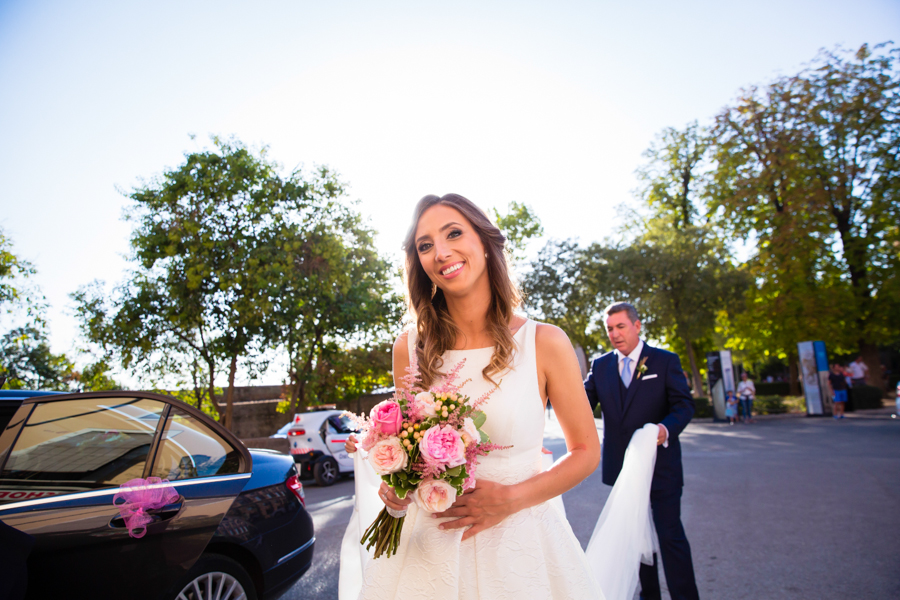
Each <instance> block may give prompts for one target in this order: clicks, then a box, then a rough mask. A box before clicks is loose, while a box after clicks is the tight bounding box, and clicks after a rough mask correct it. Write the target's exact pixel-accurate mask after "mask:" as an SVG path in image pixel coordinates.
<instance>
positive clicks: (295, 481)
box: [284, 475, 306, 507]
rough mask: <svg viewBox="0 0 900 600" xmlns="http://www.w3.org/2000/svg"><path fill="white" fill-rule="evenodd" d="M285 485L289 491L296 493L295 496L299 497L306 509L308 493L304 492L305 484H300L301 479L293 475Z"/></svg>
mask: <svg viewBox="0 0 900 600" xmlns="http://www.w3.org/2000/svg"><path fill="white" fill-rule="evenodd" d="M284 483H285V485H287V486H288V489H289V490H291V491H292V492H294V495H295V496H297V500H299V501H300V504H302V505H303V506H304V507H306V493H305V492H304V491H303V484H302V483H300V478H299V477H297V476H296V475H291V476H290V477H288V478H287V480H285V482H284Z"/></svg>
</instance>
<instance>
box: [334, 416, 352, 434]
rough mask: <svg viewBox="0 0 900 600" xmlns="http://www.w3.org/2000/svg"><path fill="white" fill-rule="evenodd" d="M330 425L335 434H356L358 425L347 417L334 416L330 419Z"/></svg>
mask: <svg viewBox="0 0 900 600" xmlns="http://www.w3.org/2000/svg"><path fill="white" fill-rule="evenodd" d="M328 424H329V425H330V428H331V429H333V430H334V433H355V432H356V423H354V422H353V420H352V419H351V418H350V417H348V416H346V415H332V416H330V417H328Z"/></svg>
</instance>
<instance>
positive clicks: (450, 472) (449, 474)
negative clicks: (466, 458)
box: [444, 465, 465, 477]
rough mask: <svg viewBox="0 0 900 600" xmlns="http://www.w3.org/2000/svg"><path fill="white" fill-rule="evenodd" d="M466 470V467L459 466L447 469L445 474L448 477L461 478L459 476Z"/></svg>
mask: <svg viewBox="0 0 900 600" xmlns="http://www.w3.org/2000/svg"><path fill="white" fill-rule="evenodd" d="M464 468H465V465H459V466H457V467H453V468H452V469H447V470H446V471H444V474H445V475H446V476H447V477H459V474H460V473H462V471H463V469H464Z"/></svg>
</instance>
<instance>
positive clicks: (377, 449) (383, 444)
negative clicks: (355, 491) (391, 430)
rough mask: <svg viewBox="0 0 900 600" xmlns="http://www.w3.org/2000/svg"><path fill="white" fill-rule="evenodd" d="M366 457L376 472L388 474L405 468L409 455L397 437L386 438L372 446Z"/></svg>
mask: <svg viewBox="0 0 900 600" xmlns="http://www.w3.org/2000/svg"><path fill="white" fill-rule="evenodd" d="M368 459H369V464H370V465H372V468H373V469H375V472H376V473H378V474H379V475H390V474H391V473H396V472H398V471H402V470H403V469H405V468H406V465H407V463H408V461H409V455H407V454H406V450H404V449H403V445H402V444H401V443H400V440H399V439H398V438H388V439H386V440H381V441H380V442H378V443H377V444H375V445H374V446H372V449H371V450H370V451H369V457H368Z"/></svg>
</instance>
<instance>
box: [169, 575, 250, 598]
mask: <svg viewBox="0 0 900 600" xmlns="http://www.w3.org/2000/svg"><path fill="white" fill-rule="evenodd" d="M246 599H247V594H246V593H245V592H244V588H243V586H241V583H240V582H239V581H238V580H237V579H235V578H234V577H232V576H231V575H229V574H228V573H222V572H221V571H216V572H213V573H204V574H203V575H200V576H199V577H197V578H196V579H194V580H193V581H191V582H190V583H188V584H187V585H186V586H184V589H183V590H181V593H180V594H178V596H177V599H176V600H246Z"/></svg>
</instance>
